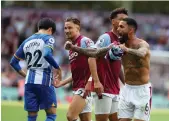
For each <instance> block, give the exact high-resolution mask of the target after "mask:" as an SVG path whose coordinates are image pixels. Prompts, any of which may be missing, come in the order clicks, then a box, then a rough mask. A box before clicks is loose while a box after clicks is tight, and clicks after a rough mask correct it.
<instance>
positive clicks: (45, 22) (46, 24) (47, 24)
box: [38, 18, 56, 34]
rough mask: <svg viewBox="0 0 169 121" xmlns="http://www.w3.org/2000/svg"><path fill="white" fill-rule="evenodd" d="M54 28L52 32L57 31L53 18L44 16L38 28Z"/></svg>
mask: <svg viewBox="0 0 169 121" xmlns="http://www.w3.org/2000/svg"><path fill="white" fill-rule="evenodd" d="M49 28H52V34H53V33H55V32H56V24H55V22H54V21H53V20H52V19H51V18H42V19H41V20H39V22H38V29H39V30H40V29H45V30H47V29H49Z"/></svg>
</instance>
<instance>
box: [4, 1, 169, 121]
mask: <svg viewBox="0 0 169 121" xmlns="http://www.w3.org/2000/svg"><path fill="white" fill-rule="evenodd" d="M117 7H125V8H126V9H128V11H129V16H130V17H133V18H135V19H136V21H137V22H138V25H139V27H138V31H137V36H138V37H139V38H143V39H145V40H146V41H147V42H148V43H149V44H150V48H151V71H150V82H151V83H152V85H153V103H152V109H153V110H156V109H164V112H165V109H169V2H168V1H165V2H164V1H163V2H160V1H154V2H150V1H148V2H146V1H128V2H127V1H106V2H103V1H99V2H98V1H97V2H96V1H90V2H89V1H83V2H79V1H67V2H66V1H59V2H57V1H50V2H49V1H37V2H33V1H20V2H16V1H1V8H2V9H1V100H2V104H1V105H2V121H10V117H8V116H7V115H5V113H3V112H5V111H6V110H8V108H9V110H8V111H11V109H10V106H11V105H13V104H14V105H15V104H16V105H20V104H21V103H22V101H23V93H24V79H23V78H22V77H21V76H19V75H18V74H17V73H16V72H15V71H14V70H13V69H12V68H11V67H10V65H9V61H10V58H11V57H12V55H13V54H14V52H15V51H16V50H17V48H18V47H19V45H20V44H21V43H22V42H23V41H24V40H25V39H26V38H27V37H29V36H31V35H32V34H33V33H35V32H36V31H37V27H36V26H37V22H38V20H39V19H40V18H43V17H50V18H52V19H53V20H54V21H55V23H56V29H57V31H56V33H55V35H54V36H55V39H56V45H55V51H54V58H55V59H56V61H57V63H59V65H60V66H61V68H62V69H63V79H65V78H66V77H68V76H70V75H71V74H70V67H69V61H68V51H66V50H64V48H63V45H64V43H65V38H64V20H65V19H66V18H67V17H70V16H73V17H77V18H79V19H80V21H81V26H82V29H81V33H82V34H84V35H85V36H88V37H89V38H91V39H93V41H95V42H96V41H97V38H98V37H99V35H101V34H103V33H104V32H106V31H109V30H111V23H110V20H109V14H110V12H111V11H112V10H113V9H115V8H117ZM20 64H21V66H22V67H23V68H24V69H25V70H26V63H25V62H21V63H20ZM56 91H57V98H58V103H59V104H61V105H62V104H63V105H64V104H65V105H66V104H69V102H70V101H71V98H72V92H71V84H68V85H66V86H64V87H62V88H58V89H56ZM12 102H15V103H12ZM19 102H21V103H19ZM21 105H22V106H23V104H21ZM7 107H8V108H7ZM63 107H64V106H63ZM65 107H66V108H65V109H67V106H65ZM22 108H23V107H22ZM22 108H21V109H20V110H22V111H23V109H22ZM16 109H17V110H19V108H18V107H16ZM12 113H13V112H12V111H11V114H12ZM65 114H66V113H65ZM24 115H26V114H24ZM21 117H22V116H21ZM21 117H20V118H21ZM42 117H43V116H42ZM23 118H24V120H26V117H23ZM61 119H62V120H61V121H66V119H63V118H62V117H61ZM155 119H156V120H155ZM168 119H169V116H168ZM11 120H13V117H11ZM17 120H18V121H19V119H16V121H17ZM39 120H40V119H39ZM13 121H14V120H13ZM151 121H166V119H164V120H163V119H160V120H157V118H154V120H151Z"/></svg>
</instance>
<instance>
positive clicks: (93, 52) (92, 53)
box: [71, 45, 112, 58]
mask: <svg viewBox="0 0 169 121" xmlns="http://www.w3.org/2000/svg"><path fill="white" fill-rule="evenodd" d="M111 48H112V47H111V46H107V47H103V48H99V49H92V48H81V47H77V46H75V45H72V47H71V50H73V51H76V52H79V53H81V54H84V55H86V56H88V57H94V58H98V57H101V56H104V55H106V53H107V52H108V51H109V50H110V49H111Z"/></svg>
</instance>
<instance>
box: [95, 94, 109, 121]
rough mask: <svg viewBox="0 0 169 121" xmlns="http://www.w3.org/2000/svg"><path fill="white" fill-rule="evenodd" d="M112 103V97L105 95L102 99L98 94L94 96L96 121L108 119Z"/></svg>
mask: <svg viewBox="0 0 169 121" xmlns="http://www.w3.org/2000/svg"><path fill="white" fill-rule="evenodd" d="M111 105H112V99H111V98H110V97H107V96H105V95H103V96H102V99H99V98H98V96H94V108H95V117H96V121H107V120H108V118H109V115H110V111H111Z"/></svg>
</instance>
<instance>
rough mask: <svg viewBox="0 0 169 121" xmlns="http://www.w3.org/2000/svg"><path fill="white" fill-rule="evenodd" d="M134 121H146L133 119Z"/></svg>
mask: <svg viewBox="0 0 169 121" xmlns="http://www.w3.org/2000/svg"><path fill="white" fill-rule="evenodd" d="M134 121H146V120H140V119H134Z"/></svg>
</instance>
